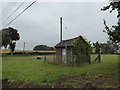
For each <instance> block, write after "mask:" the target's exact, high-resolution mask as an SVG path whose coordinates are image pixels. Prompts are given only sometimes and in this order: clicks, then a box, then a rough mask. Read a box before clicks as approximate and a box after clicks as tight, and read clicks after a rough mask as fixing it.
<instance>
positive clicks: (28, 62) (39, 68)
mask: <svg viewBox="0 0 120 90" xmlns="http://www.w3.org/2000/svg"><path fill="white" fill-rule="evenodd" d="M94 57H95V56H93V55H92V57H91V58H92V59H93V58H94ZM101 59H102V61H101V63H95V64H90V65H85V66H80V67H69V66H63V65H55V64H49V63H47V62H43V60H37V59H36V58H35V56H7V57H3V58H2V78H8V79H10V80H23V81H29V82H34V83H41V82H44V81H46V82H52V81H53V80H55V79H57V78H58V77H59V76H61V75H68V76H74V75H80V74H82V73H89V74H91V75H100V74H104V75H111V74H114V75H118V55H102V58H101Z"/></svg>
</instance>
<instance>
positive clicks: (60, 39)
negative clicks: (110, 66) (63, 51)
mask: <svg viewBox="0 0 120 90" xmlns="http://www.w3.org/2000/svg"><path fill="white" fill-rule="evenodd" d="M61 41H62V17H60V42H61Z"/></svg>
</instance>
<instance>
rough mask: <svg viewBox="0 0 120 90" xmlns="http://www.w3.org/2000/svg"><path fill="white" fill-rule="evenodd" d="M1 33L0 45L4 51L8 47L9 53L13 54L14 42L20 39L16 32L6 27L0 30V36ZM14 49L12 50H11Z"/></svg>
mask: <svg viewBox="0 0 120 90" xmlns="http://www.w3.org/2000/svg"><path fill="white" fill-rule="evenodd" d="M1 33H2V45H1V47H2V46H3V47H4V48H5V49H6V48H7V46H8V45H9V48H10V49H11V53H13V51H14V49H15V46H16V45H15V44H16V41H17V40H19V39H20V35H19V33H18V31H17V30H16V29H14V28H12V27H8V28H5V29H2V30H0V34H1ZM13 48H14V49H13Z"/></svg>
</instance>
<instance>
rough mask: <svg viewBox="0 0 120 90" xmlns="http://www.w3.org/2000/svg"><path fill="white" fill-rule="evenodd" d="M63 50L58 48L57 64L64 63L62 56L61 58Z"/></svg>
mask: <svg viewBox="0 0 120 90" xmlns="http://www.w3.org/2000/svg"><path fill="white" fill-rule="evenodd" d="M61 51H62V50H61V48H56V63H57V64H61V63H62V56H61Z"/></svg>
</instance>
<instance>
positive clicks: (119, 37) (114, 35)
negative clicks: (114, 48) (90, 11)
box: [101, 0, 120, 43]
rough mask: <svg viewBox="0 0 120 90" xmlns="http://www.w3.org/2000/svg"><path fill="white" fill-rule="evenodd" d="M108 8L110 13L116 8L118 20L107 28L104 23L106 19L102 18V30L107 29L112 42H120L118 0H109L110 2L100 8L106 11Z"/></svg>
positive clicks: (119, 6)
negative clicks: (103, 26)
mask: <svg viewBox="0 0 120 90" xmlns="http://www.w3.org/2000/svg"><path fill="white" fill-rule="evenodd" d="M110 8H111V10H110V13H112V11H114V10H117V13H118V14H117V18H118V22H117V25H113V26H112V27H111V28H109V27H108V26H107V24H106V21H105V20H104V25H105V30H104V31H107V34H108V36H109V39H110V40H112V41H113V42H114V43H119V42H120V1H119V0H118V1H117V2H115V1H114V0H110V4H109V5H107V6H104V7H103V8H102V9H101V10H102V11H106V10H108V9H110Z"/></svg>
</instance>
